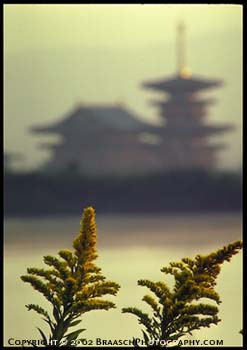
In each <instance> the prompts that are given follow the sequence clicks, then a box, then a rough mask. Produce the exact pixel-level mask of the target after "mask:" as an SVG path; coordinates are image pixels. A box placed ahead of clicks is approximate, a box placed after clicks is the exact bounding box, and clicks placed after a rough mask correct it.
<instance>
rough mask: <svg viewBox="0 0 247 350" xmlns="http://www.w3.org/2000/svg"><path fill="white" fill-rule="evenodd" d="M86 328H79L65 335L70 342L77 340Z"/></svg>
mask: <svg viewBox="0 0 247 350" xmlns="http://www.w3.org/2000/svg"><path fill="white" fill-rule="evenodd" d="M85 330H86V329H85V328H82V329H78V330H77V331H74V332H72V333H69V334H67V335H66V336H65V338H66V339H67V341H68V343H69V342H71V340H76V339H77V337H78V336H79V335H80V334H81V333H82V332H84V331H85Z"/></svg>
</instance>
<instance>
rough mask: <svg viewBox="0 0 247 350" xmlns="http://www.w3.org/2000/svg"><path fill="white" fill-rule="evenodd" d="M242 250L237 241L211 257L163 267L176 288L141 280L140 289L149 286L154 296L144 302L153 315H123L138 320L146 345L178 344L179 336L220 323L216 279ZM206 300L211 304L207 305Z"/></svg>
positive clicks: (135, 312)
mask: <svg viewBox="0 0 247 350" xmlns="http://www.w3.org/2000/svg"><path fill="white" fill-rule="evenodd" d="M241 248H242V242H241V241H237V242H234V243H232V244H229V245H228V246H224V247H223V248H222V249H219V250H217V251H216V252H213V253H211V254H209V255H206V256H202V255H197V256H196V257H195V258H194V259H190V258H184V259H182V261H181V262H172V263H170V264H169V266H168V267H163V268H162V269H161V272H163V273H164V274H166V275H167V274H170V275H172V276H173V277H174V280H175V283H174V285H173V288H169V286H168V285H167V283H165V282H164V281H162V282H152V281H149V280H143V279H141V280H139V281H138V285H139V286H144V287H147V288H148V289H149V290H150V291H151V292H152V293H153V294H154V296H155V297H153V296H152V295H149V294H148V295H145V296H144V297H143V299H142V300H143V301H145V302H146V303H147V304H148V305H149V306H150V307H151V309H152V316H150V315H149V314H148V313H145V312H143V311H141V310H140V309H138V308H135V307H128V308H123V309H122V312H123V313H131V314H133V315H135V316H136V317H137V318H138V321H139V323H140V324H141V325H142V333H143V339H144V341H145V344H146V345H147V346H148V345H150V346H151V345H152V347H162V346H163V347H164V346H166V345H167V344H169V345H171V342H173V341H176V344H179V342H178V339H179V338H180V337H182V336H184V335H186V334H190V335H191V334H192V333H191V332H192V331H194V330H199V329H201V328H203V327H210V325H212V324H215V325H216V324H217V323H218V322H220V319H219V317H218V311H219V309H218V307H217V306H216V305H219V304H220V303H221V301H220V297H219V294H218V293H217V292H216V290H215V286H216V278H217V277H218V275H219V273H220V270H221V265H222V264H223V263H224V262H225V261H230V260H231V258H232V256H233V255H235V254H237V253H238V252H239V250H240V249H241ZM205 299H209V300H211V301H212V303H210V304H208V303H205V301H204V300H205ZM215 304H216V305H215ZM174 344H175V343H174Z"/></svg>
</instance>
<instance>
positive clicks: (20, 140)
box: [4, 4, 242, 169]
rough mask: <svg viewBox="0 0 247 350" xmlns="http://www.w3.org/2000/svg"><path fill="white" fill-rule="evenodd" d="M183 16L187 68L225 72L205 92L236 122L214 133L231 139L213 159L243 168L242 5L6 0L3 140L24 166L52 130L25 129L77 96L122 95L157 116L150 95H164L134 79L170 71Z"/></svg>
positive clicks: (215, 114) (214, 114)
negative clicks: (22, 1) (13, 1)
mask: <svg viewBox="0 0 247 350" xmlns="http://www.w3.org/2000/svg"><path fill="white" fill-rule="evenodd" d="M181 20H182V21H183V22H184V23H185V25H186V37H187V39H186V40H187V63H188V66H189V68H190V69H191V71H192V74H194V75H202V76H204V77H205V78H209V79H210V78H216V79H223V80H224V82H225V85H224V86H223V87H221V88H219V89H215V90H213V89H212V90H211V91H209V92H206V93H205V96H209V95H210V96H211V97H215V98H216V100H217V104H216V105H213V106H212V107H209V110H208V118H207V122H209V123H215V124H217V123H219V124H221V123H222V124H224V123H230V124H233V125H234V127H235V130H234V131H233V132H229V133H227V134H226V135H223V136H221V137H219V138H217V137H216V138H214V141H216V142H217V143H218V142H219V143H221V142H222V143H226V144H227V145H228V148H227V149H226V150H224V151H222V152H220V159H219V160H220V161H219V167H220V168H230V169H240V168H241V160H242V6H241V5H82V4H81V5H5V6H4V54H5V65H4V76H5V78H4V88H5V95H4V103H5V109H4V118H5V122H4V127H5V131H4V143H5V150H6V151H12V152H20V153H22V154H23V155H24V156H25V160H24V162H23V163H22V164H21V166H22V167H23V168H26V169H29V168H34V167H38V166H40V165H41V164H42V162H43V161H44V160H45V159H47V158H48V156H49V155H48V153H46V152H45V151H43V150H41V149H39V148H38V145H39V142H41V141H44V142H45V141H46V140H48V138H46V137H40V136H39V137H38V136H35V135H32V134H30V132H29V131H28V129H29V128H30V127H31V126H33V125H41V124H48V123H51V122H53V121H54V120H56V119H59V118H61V117H63V116H64V115H66V114H67V113H69V112H70V111H71V109H73V108H74V106H75V105H76V104H77V103H78V102H82V103H85V104H94V103H96V104H100V103H104V104H105V103H107V104H115V103H122V104H123V105H125V106H126V107H127V108H129V109H130V110H131V111H133V113H135V114H137V115H138V116H139V117H140V118H144V119H145V120H147V121H150V122H152V121H155V120H157V116H158V111H157V110H156V109H155V108H153V107H152V106H150V105H148V102H149V101H150V100H151V99H152V100H153V99H159V98H160V95H159V94H156V93H152V92H150V91H145V90H144V89H142V88H141V86H140V84H141V82H143V81H145V80H152V79H160V78H164V77H168V76H170V75H173V74H175V73H176V26H177V24H178V22H179V21H181ZM106 82H107V83H106ZM212 140H213V139H212Z"/></svg>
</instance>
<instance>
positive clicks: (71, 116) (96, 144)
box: [32, 105, 161, 176]
mask: <svg viewBox="0 0 247 350" xmlns="http://www.w3.org/2000/svg"><path fill="white" fill-rule="evenodd" d="M156 129H157V128H156V127H155V126H152V125H149V124H147V123H145V122H143V121H141V119H140V118H137V117H136V116H135V115H134V114H133V113H132V112H130V111H129V110H128V109H127V108H126V107H123V106H119V105H98V106H95V105H93V106H89V105H81V106H77V107H76V108H75V109H73V110H72V111H71V112H69V113H68V115H66V116H65V117H64V118H63V119H62V120H60V121H58V122H57V123H54V124H52V125H48V126H40V127H33V128H32V132H34V133H42V134H46V135H47V134H54V135H59V136H60V137H61V142H59V143H55V144H51V143H42V144H41V145H40V146H41V147H42V148H47V149H49V150H50V152H51V159H50V160H49V161H48V162H47V163H46V164H45V167H44V170H45V171H48V172H61V171H71V172H80V173H83V174H87V175H97V176H104V175H109V174H114V175H116V174H117V175H129V174H135V173H140V172H141V173H143V172H144V173H145V172H150V171H155V170H158V169H159V168H161V164H160V159H159V154H158V152H157V149H158V148H159V142H158V140H156V139H155V138H154V133H155V130H156ZM150 132H151V133H152V135H153V138H150V137H149V136H150Z"/></svg>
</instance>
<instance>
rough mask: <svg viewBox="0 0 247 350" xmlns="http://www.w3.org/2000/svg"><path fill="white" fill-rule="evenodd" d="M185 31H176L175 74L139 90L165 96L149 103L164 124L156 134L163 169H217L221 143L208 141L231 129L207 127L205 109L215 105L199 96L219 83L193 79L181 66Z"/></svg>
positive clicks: (181, 29)
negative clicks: (215, 167) (160, 145)
mask: <svg viewBox="0 0 247 350" xmlns="http://www.w3.org/2000/svg"><path fill="white" fill-rule="evenodd" d="M185 49H186V47H185V27H184V25H183V24H179V26H178V28H177V59H178V62H177V73H176V74H175V75H174V76H171V77H170V78H168V79H161V80H156V81H149V82H144V83H143V87H144V88H147V89H152V90H155V91H158V92H160V93H163V94H166V98H165V99H162V100H159V101H154V102H152V103H153V104H155V105H156V106H158V108H159V115H160V116H161V118H162V119H163V120H164V121H165V126H164V127H163V128H160V130H159V134H160V136H161V137H162V139H163V147H161V152H162V154H163V161H164V168H169V169H183V168H206V169H211V168H213V167H214V166H215V165H217V151H218V150H220V149H223V148H224V147H225V145H224V144H222V143H211V142H210V141H209V137H211V136H217V135H219V134H222V133H224V132H226V131H229V130H231V129H232V125H226V124H225V125H208V124H207V123H206V120H205V117H206V115H207V106H208V105H210V104H213V103H214V102H215V100H214V99H212V98H207V99H205V98H204V99H203V98H201V97H199V93H201V91H203V90H209V89H212V88H217V87H220V86H222V85H223V81H221V80H216V79H210V80H209V79H205V78H203V77H200V76H193V75H192V74H191V72H190V71H189V69H188V68H187V67H186V64H185Z"/></svg>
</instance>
